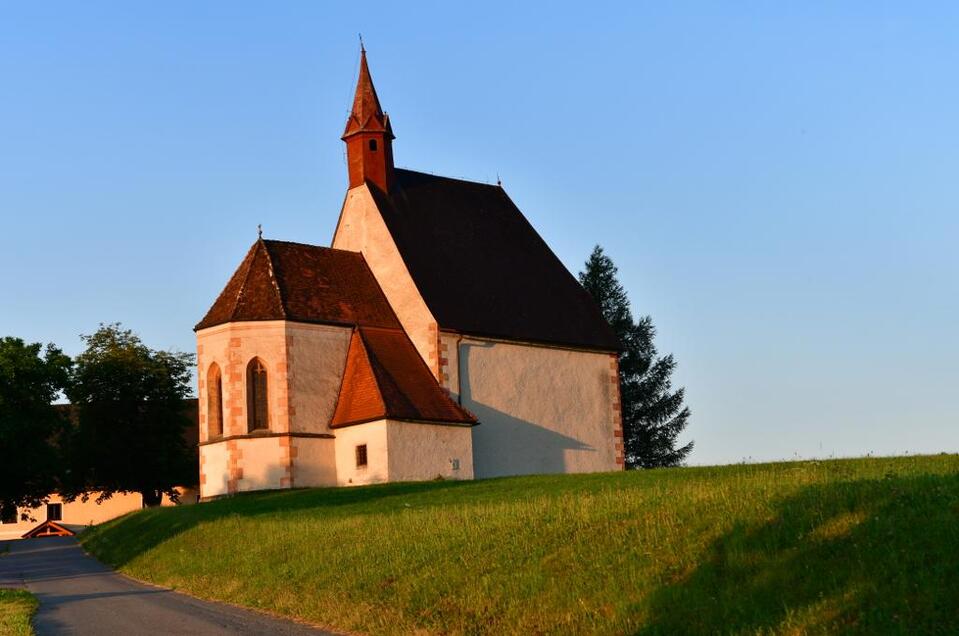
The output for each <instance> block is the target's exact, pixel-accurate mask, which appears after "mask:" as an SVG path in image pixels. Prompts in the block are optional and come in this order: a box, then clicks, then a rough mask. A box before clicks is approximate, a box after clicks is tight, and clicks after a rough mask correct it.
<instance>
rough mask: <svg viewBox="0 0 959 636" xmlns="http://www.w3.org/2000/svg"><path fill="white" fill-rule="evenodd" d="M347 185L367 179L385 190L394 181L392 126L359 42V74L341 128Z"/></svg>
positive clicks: (354, 184) (356, 183)
mask: <svg viewBox="0 0 959 636" xmlns="http://www.w3.org/2000/svg"><path fill="white" fill-rule="evenodd" d="M342 139H343V141H345V142H346V158H347V165H348V166H349V175H350V187H351V188H355V187H356V186H358V185H363V183H365V182H367V181H370V182H372V183H373V184H375V185H376V186H377V187H379V188H380V189H381V190H383V191H385V192H389V190H390V186H391V185H392V184H393V139H395V137H394V135H393V128H392V126H390V117H389V115H387V114H385V113H384V112H383V109H382V108H381V107H380V100H379V97H377V95H376V89H375V88H374V87H373V77H372V76H371V75H370V67H369V65H368V64H367V62H366V49H365V48H364V47H363V44H362V42H361V43H360V75H359V78H358V79H357V80H356V94H355V95H354V96H353V109H352V110H351V111H350V116H349V118H348V119H347V120H346V130H344V131H343V137H342Z"/></svg>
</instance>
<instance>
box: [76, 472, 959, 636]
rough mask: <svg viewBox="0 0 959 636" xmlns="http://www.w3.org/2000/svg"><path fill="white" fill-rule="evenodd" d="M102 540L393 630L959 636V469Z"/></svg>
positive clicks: (248, 507) (281, 504) (302, 503)
mask: <svg viewBox="0 0 959 636" xmlns="http://www.w3.org/2000/svg"><path fill="white" fill-rule="evenodd" d="M83 543H84V545H85V546H86V548H87V549H88V550H90V551H91V552H92V553H93V554H95V555H96V556H98V557H99V558H100V559H102V560H103V561H105V562H107V563H110V564H112V565H114V566H116V567H118V568H119V569H121V570H122V571H123V572H126V573H128V574H130V575H132V576H134V577H137V578H140V579H145V580H148V581H152V582H154V583H158V584H161V585H166V586H171V587H175V588H178V589H180V590H183V591H186V592H188V593H191V594H194V595H197V596H200V597H205V598H211V599H220V600H225V601H229V602H233V603H238V604H243V605H247V606H251V607H255V608H260V609H264V610H267V611H270V612H275V613H279V614H285V615H289V616H294V617H297V618H300V619H304V620H307V621H310V622H314V623H318V624H323V625H328V626H332V627H334V628H338V629H341V630H355V631H360V632H370V633H376V634H380V633H387V634H390V633H394V634H396V633H413V632H416V633H442V634H447V633H450V634H480V633H483V634H485V633H490V634H503V633H517V634H519V633H522V634H531V633H532V634H536V633H600V634H677V633H716V632H720V633H730V634H757V633H777V634H797V633H809V632H812V633H816V632H848V633H864V634H876V633H884V634H885V633H909V634H916V633H930V634H932V633H942V634H946V633H959V456H956V455H939V456H930V457H904V458H889V459H855V460H834V461H822V462H816V461H810V462H795V463H778V464H762V465H740V466H727V467H717V468H681V469H670V470H655V471H642V472H630V473H617V474H596V475H577V476H538V477H518V478H509V479H495V480H487V481H477V482H431V483H417V484H390V485H383V486H373V487H361V488H348V489H345V488H341V489H313V490H300V491H286V492H273V493H264V494H253V495H243V496H238V497H234V498H231V499H228V500H222V501H217V502H213V503H209V504H203V505H199V506H185V507H181V508H167V509H158V510H147V511H142V512H138V513H134V514H131V515H127V516H125V517H122V518H120V519H118V520H115V521H113V522H111V523H108V524H105V525H103V526H100V527H97V528H95V529H93V530H91V531H89V532H88V533H86V534H85V535H84V536H83Z"/></svg>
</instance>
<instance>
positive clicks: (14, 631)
mask: <svg viewBox="0 0 959 636" xmlns="http://www.w3.org/2000/svg"><path fill="white" fill-rule="evenodd" d="M35 611H37V599H36V598H35V597H34V596H33V594H30V593H29V592H26V591H24V590H6V589H0V636H30V635H31V634H33V628H32V627H30V618H31V617H32V616H33V613H34V612H35Z"/></svg>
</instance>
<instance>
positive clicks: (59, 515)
mask: <svg viewBox="0 0 959 636" xmlns="http://www.w3.org/2000/svg"><path fill="white" fill-rule="evenodd" d="M53 510H56V511H57V515H56V516H55V517H54V516H53V515H52V514H50V513H51V511H53ZM46 512H47V519H46V520H47V521H63V503H62V502H57V503H48V504H47V510H46Z"/></svg>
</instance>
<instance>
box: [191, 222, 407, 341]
mask: <svg viewBox="0 0 959 636" xmlns="http://www.w3.org/2000/svg"><path fill="white" fill-rule="evenodd" d="M241 320H292V321H296V322H312V323H323V324H334V325H364V326H370V327H389V328H399V327H400V323H399V321H398V320H397V318H396V314H394V313H393V309H392V308H391V307H390V304H389V302H388V301H387V300H386V296H384V295H383V291H382V290H381V289H380V286H379V284H378V283H377V282H376V279H375V278H374V277H373V273H372V272H371V271H370V268H369V266H368V265H367V264H366V260H365V259H364V258H363V256H362V254H359V253H357V252H347V251H344V250H335V249H332V248H329V247H320V246H317V245H305V244H303V243H290V242H287V241H271V240H264V239H262V238H261V239H259V240H258V241H257V242H256V243H254V244H253V246H252V247H251V248H250V251H249V252H247V254H246V257H245V258H244V259H243V262H242V263H240V266H239V267H238V268H237V269H236V272H234V274H233V276H232V278H230V282H228V283H227V285H226V287H225V288H224V289H223V291H222V292H220V295H219V296H218V297H217V299H216V301H215V302H214V303H213V306H212V307H211V308H210V310H209V311H208V312H207V314H206V316H204V318H203V320H201V321H200V322H199V324H197V325H196V327H195V328H194V330H195V331H199V330H200V329H206V328H208V327H213V326H215V325H219V324H223V323H226V322H235V321H241Z"/></svg>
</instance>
